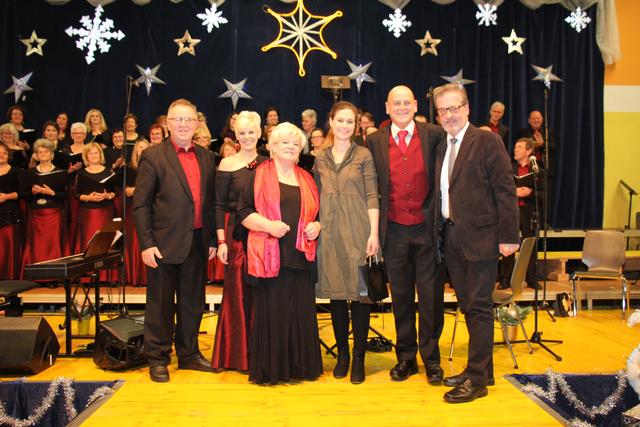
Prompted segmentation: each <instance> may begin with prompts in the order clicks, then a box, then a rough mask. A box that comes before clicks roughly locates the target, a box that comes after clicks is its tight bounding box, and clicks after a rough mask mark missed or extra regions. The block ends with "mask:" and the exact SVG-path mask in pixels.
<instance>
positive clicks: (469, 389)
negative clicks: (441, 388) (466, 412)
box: [444, 378, 489, 403]
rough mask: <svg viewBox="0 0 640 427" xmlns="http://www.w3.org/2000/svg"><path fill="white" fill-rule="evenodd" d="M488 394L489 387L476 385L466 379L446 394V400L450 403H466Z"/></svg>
mask: <svg viewBox="0 0 640 427" xmlns="http://www.w3.org/2000/svg"><path fill="white" fill-rule="evenodd" d="M488 394H489V390H487V386H484V385H475V384H473V383H472V382H471V380H470V379H469V378H466V379H465V380H464V381H463V382H462V383H461V384H460V385H458V386H456V387H455V388H453V389H451V390H449V391H448V392H446V393H445V394H444V400H445V401H446V402H448V403H466V402H471V401H473V400H476V399H477V398H479V397H485V396H486V395H488Z"/></svg>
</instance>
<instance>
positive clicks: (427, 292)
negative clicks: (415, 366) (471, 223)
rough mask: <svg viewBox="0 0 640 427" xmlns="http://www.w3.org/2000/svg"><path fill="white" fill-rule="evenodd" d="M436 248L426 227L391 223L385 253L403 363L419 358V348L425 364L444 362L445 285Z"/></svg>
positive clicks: (398, 349)
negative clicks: (438, 270) (438, 272)
mask: <svg viewBox="0 0 640 427" xmlns="http://www.w3.org/2000/svg"><path fill="white" fill-rule="evenodd" d="M434 249H435V242H433V239H432V235H431V233H429V232H428V231H427V226H426V224H424V223H422V224H419V225H401V224H397V223H394V222H391V221H390V222H389V224H388V226H387V235H386V237H385V244H384V247H383V248H382V254H383V256H384V260H385V265H386V267H387V274H388V276H389V282H390V284H391V297H392V306H393V316H394V319H395V326H396V336H397V338H396V339H397V342H396V357H397V359H398V361H399V362H402V361H407V360H413V359H415V358H416V353H417V351H418V349H419V350H420V356H421V358H422V361H423V362H424V364H425V365H426V364H432V363H440V349H439V348H438V341H439V340H440V335H441V334H442V327H443V325H444V282H442V281H441V280H436V275H435V271H436V261H435V252H434ZM416 292H417V293H418V315H419V319H418V333H419V336H418V337H417V334H416V304H415V295H416ZM416 337H417V338H418V342H417V344H416Z"/></svg>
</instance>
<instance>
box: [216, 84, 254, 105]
mask: <svg viewBox="0 0 640 427" xmlns="http://www.w3.org/2000/svg"><path fill="white" fill-rule="evenodd" d="M222 80H224V84H225V86H227V90H226V91H225V92H223V93H222V94H220V95H219V96H218V98H231V103H232V104H233V109H234V110H235V109H236V105H238V99H240V98H244V99H253V98H251V95H249V94H248V93H247V92H245V91H244V84H245V83H246V82H247V79H246V78H245V79H244V80H241V81H239V82H238V83H231V82H230V81H229V80H227V79H222Z"/></svg>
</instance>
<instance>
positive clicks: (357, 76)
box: [347, 59, 376, 93]
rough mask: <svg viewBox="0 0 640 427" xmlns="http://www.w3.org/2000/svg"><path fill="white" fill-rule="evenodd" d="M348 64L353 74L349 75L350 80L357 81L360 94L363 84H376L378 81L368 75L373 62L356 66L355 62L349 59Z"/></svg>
mask: <svg viewBox="0 0 640 427" xmlns="http://www.w3.org/2000/svg"><path fill="white" fill-rule="evenodd" d="M347 64H349V68H351V74H349V78H350V79H351V80H355V81H356V86H357V87H358V93H360V87H361V86H362V82H369V83H375V82H376V81H375V80H374V79H373V78H372V77H371V76H370V75H369V74H367V71H368V70H369V67H370V66H371V62H369V63H368V64H366V65H362V64H360V65H356V64H354V63H353V62H351V61H349V60H348V59H347Z"/></svg>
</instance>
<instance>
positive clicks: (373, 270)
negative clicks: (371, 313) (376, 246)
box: [359, 256, 389, 302]
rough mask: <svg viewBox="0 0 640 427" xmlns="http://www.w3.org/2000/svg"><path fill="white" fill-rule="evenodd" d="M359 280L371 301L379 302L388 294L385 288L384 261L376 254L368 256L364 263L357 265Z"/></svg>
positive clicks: (386, 280) (385, 272)
mask: <svg viewBox="0 0 640 427" xmlns="http://www.w3.org/2000/svg"><path fill="white" fill-rule="evenodd" d="M359 273H360V281H361V282H363V283H364V285H365V286H366V289H367V295H368V296H369V299H370V300H371V301H372V302H379V301H382V300H383V299H385V298H387V297H388V296H389V290H388V289H387V283H388V282H389V280H388V278H387V271H386V269H385V268H384V261H383V260H382V259H378V256H375V257H373V256H368V257H367V259H366V260H365V263H364V265H361V266H360V267H359Z"/></svg>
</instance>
